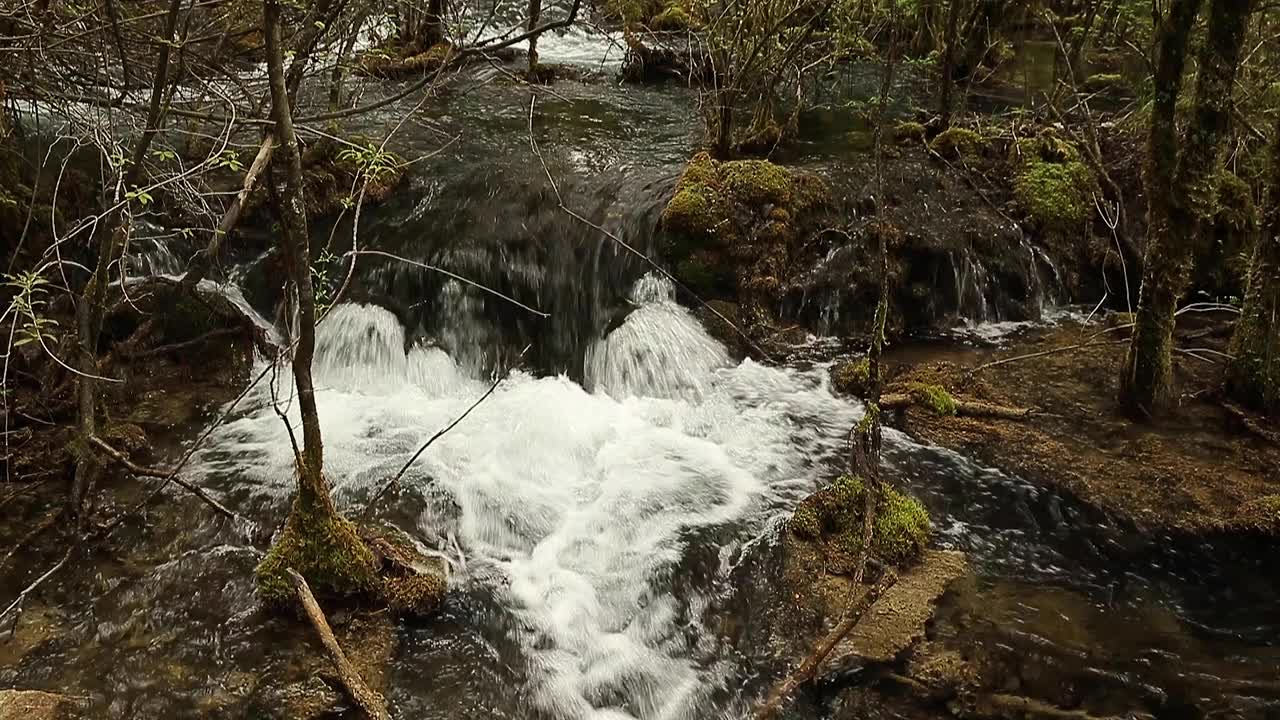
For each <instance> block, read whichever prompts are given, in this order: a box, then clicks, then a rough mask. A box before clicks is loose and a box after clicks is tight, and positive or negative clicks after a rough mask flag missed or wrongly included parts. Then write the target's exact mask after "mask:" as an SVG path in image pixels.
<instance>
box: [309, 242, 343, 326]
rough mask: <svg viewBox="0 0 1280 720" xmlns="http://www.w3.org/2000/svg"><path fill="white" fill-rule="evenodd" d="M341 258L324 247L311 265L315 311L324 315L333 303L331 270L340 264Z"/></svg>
mask: <svg viewBox="0 0 1280 720" xmlns="http://www.w3.org/2000/svg"><path fill="white" fill-rule="evenodd" d="M341 260H342V259H341V258H340V257H338V256H337V255H334V254H333V253H331V252H329V250H328V249H327V248H326V249H325V250H324V251H323V252H321V253H320V257H318V258H316V261H315V263H313V264H312V265H311V284H312V285H313V286H314V287H315V295H316V312H318V313H320V314H321V315H324V314H325V313H326V312H328V311H329V307H330V306H331V305H332V304H333V300H334V298H333V297H332V295H333V290H334V288H333V287H332V286H333V280H334V277H333V276H332V273H331V271H332V270H333V269H334V268H337V267H339V266H340V264H341Z"/></svg>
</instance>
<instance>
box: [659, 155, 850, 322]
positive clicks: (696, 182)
mask: <svg viewBox="0 0 1280 720" xmlns="http://www.w3.org/2000/svg"><path fill="white" fill-rule="evenodd" d="M830 202H831V190H830V187H829V186H828V185H827V184H826V182H824V181H823V180H822V179H821V178H819V177H817V176H815V175H811V174H808V173H804V172H800V171H796V170H792V169H789V168H785V167H782V166H780V165H776V164H774V163H772V162H769V161H766V160H736V161H729V162H720V161H717V160H715V159H713V158H712V157H711V156H710V155H708V154H707V153H699V154H698V155H696V156H694V157H693V159H691V160H690V161H689V164H688V166H686V168H685V170H684V173H683V174H682V175H681V177H680V181H679V182H678V184H677V185H676V189H675V192H674V193H673V195H672V198H671V200H670V202H669V203H668V204H667V206H666V208H665V209H664V210H663V213H662V218H661V229H662V239H661V248H660V249H661V251H662V254H663V256H664V258H665V259H666V260H667V262H668V263H669V264H670V266H671V267H674V268H675V275H676V277H677V278H678V279H679V280H680V281H681V282H682V283H683V284H684V285H686V286H687V287H689V289H690V290H692V291H693V292H694V293H695V294H697V295H698V296H699V297H701V298H703V299H704V300H710V299H720V300H731V301H735V302H737V303H738V304H739V306H740V308H739V309H740V312H739V316H738V317H739V319H740V320H741V322H739V327H743V328H744V329H745V330H747V331H748V333H749V334H752V335H753V337H761V336H763V335H765V334H768V333H769V332H771V331H772V327H771V324H772V323H771V322H770V318H769V315H770V313H769V312H767V311H765V310H764V309H765V308H766V307H772V306H774V305H776V301H777V300H778V299H779V298H780V297H781V292H782V290H783V288H784V287H785V285H786V281H787V280H788V279H789V278H790V277H791V275H792V274H794V272H795V270H794V268H793V258H794V256H795V251H796V247H797V244H798V243H799V241H800V238H802V237H804V236H805V235H807V234H809V232H810V231H811V230H812V229H813V228H814V227H815V225H817V224H820V223H821V222H822V217H823V215H824V211H825V209H826V208H827V207H828V206H829V205H830Z"/></svg>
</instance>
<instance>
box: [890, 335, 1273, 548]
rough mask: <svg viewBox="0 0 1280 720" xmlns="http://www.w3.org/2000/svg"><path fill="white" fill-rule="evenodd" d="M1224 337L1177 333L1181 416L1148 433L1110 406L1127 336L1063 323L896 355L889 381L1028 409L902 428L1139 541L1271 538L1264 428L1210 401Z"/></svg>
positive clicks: (908, 416) (915, 414)
mask: <svg viewBox="0 0 1280 720" xmlns="http://www.w3.org/2000/svg"><path fill="white" fill-rule="evenodd" d="M1196 335H1199V338H1198V339H1196V340H1195V341H1194V343H1193V342H1190V341H1189V338H1190V337H1194V336H1196ZM1222 335H1223V334H1222V333H1220V332H1218V331H1217V329H1215V327H1214V326H1212V325H1204V324H1202V325H1201V326H1200V327H1198V328H1193V329H1189V330H1186V331H1185V332H1184V333H1183V337H1184V338H1187V339H1188V341H1187V342H1184V343H1183V346H1184V347H1191V346H1192V345H1195V346H1197V347H1201V348H1205V349H1204V350H1203V351H1200V352H1198V353H1197V354H1191V353H1190V352H1183V353H1179V354H1177V355H1176V356H1175V358H1174V372H1175V377H1176V379H1177V383H1178V387H1179V402H1178V406H1177V407H1176V408H1175V409H1174V410H1173V411H1172V412H1170V413H1169V414H1167V415H1165V416H1162V417H1160V418H1159V419H1156V420H1153V421H1151V422H1146V423H1135V422H1132V421H1130V420H1128V419H1126V418H1124V417H1122V416H1121V415H1120V414H1119V412H1118V411H1117V409H1116V405H1115V401H1114V393H1115V383H1116V378H1117V377H1118V374H1119V372H1120V364H1121V362H1122V360H1123V357H1124V353H1125V350H1126V349H1127V346H1128V342H1127V330H1126V329H1124V328H1120V327H1114V328H1111V329H1110V330H1108V329H1107V328H1105V327H1103V326H1102V325H1101V324H1100V323H1098V322H1094V323H1091V324H1089V325H1082V324H1080V323H1078V322H1075V321H1068V322H1064V323H1063V324H1061V325H1056V326H1053V327H1049V328H1042V329H1030V330H1027V331H1024V332H1022V333H1018V334H1016V335H1014V336H1013V337H1009V338H1006V339H1004V340H1003V341H1002V343H1001V345H1000V346H999V347H997V348H973V347H964V346H939V345H936V344H931V345H929V346H927V347H918V346H917V347H906V348H903V349H902V350H901V351H899V352H898V353H896V354H895V360H896V361H897V363H898V366H897V369H896V375H895V380H896V381H903V382H907V381H915V382H926V383H934V384H939V385H942V386H943V387H945V388H946V389H947V390H948V391H950V392H951V393H953V394H954V395H956V396H957V397H964V398H972V399H976V400H981V401H985V402H988V403H994V404H997V405H1003V406H1013V407H1018V408H1028V409H1030V410H1031V411H1032V412H1031V413H1030V414H1029V415H1028V416H1027V417H1025V418H1021V419H1001V418H993V417H972V416H941V415H938V414H936V413H934V412H932V411H930V410H928V409H925V408H923V407H919V406H913V407H910V408H907V409H906V410H905V411H903V412H902V413H901V415H900V421H899V426H900V427H901V428H902V429H903V430H905V431H906V432H908V433H910V434H911V435H912V436H913V437H916V438H919V439H920V440H922V441H925V442H929V443H933V444H937V445H940V446H943V447H947V448H951V449H953V450H956V451H957V452H961V453H964V454H965V455H968V456H970V457H973V458H975V459H977V460H979V461H981V462H984V463H988V464H990V465H992V466H994V467H996V468H999V469H1001V470H1003V471H1005V472H1008V473H1011V474H1016V475H1019V476H1021V477H1024V478H1027V479H1028V480H1032V481H1035V482H1037V483H1040V484H1043V485H1046V486H1049V487H1057V488H1062V489H1063V490H1066V491H1068V492H1070V493H1071V494H1073V495H1075V496H1077V497H1078V498H1079V499H1080V500H1081V501H1083V502H1085V503H1087V504H1089V505H1091V506H1093V507H1095V508H1097V509H1098V510H1099V511H1101V512H1103V513H1105V514H1107V515H1110V516H1113V517H1115V518H1117V519H1120V520H1122V521H1124V522H1127V523H1130V524H1132V525H1133V526H1134V527H1136V528H1138V529H1139V530H1140V531H1141V532H1143V533H1144V534H1150V535H1163V534H1170V535H1175V536H1186V537H1188V538H1191V539H1194V538H1203V537H1209V536H1246V537H1247V536H1265V537H1270V538H1275V537H1277V536H1278V535H1280V446H1277V444H1276V443H1275V442H1274V441H1273V440H1272V439H1270V438H1268V437H1265V436H1264V435H1263V434H1261V433H1265V432H1267V430H1266V428H1267V422H1266V421H1265V419H1262V418H1257V417H1252V416H1250V415H1248V414H1243V415H1242V414H1241V411H1240V410H1239V409H1238V408H1235V407H1234V406H1233V405H1231V404H1230V403H1229V402H1225V401H1224V400H1223V399H1222V398H1221V397H1220V395H1219V393H1218V388H1219V387H1220V385H1221V372H1222V367H1223V365H1222V364H1221V361H1222V357H1221V356H1220V355H1218V354H1217V353H1220V352H1221V351H1222V350H1223V348H1222V347H1221V346H1222V345H1223V344H1224V338H1223V337H1222ZM1060 348H1071V349H1066V350H1058V349H1060ZM1013 358H1021V359H1013ZM984 366H985V367H984ZM975 369H976V370H977V371H976V372H974V370H975ZM1250 426H1252V428H1253V429H1251V427H1250ZM1273 432H1274V431H1273Z"/></svg>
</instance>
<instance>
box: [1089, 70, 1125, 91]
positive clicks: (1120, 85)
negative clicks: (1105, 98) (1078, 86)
mask: <svg viewBox="0 0 1280 720" xmlns="http://www.w3.org/2000/svg"><path fill="white" fill-rule="evenodd" d="M1084 89H1085V90H1086V91H1088V92H1091V93H1101V94H1104V95H1128V94H1129V93H1130V92H1131V88H1130V87H1129V82H1128V81H1127V80H1125V79H1124V76H1123V75H1121V74H1119V73H1096V74H1093V75H1090V76H1089V78H1088V79H1087V80H1085V81H1084Z"/></svg>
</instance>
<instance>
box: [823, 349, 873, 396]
mask: <svg viewBox="0 0 1280 720" xmlns="http://www.w3.org/2000/svg"><path fill="white" fill-rule="evenodd" d="M870 383H871V364H870V363H869V362H867V359H866V358H860V359H858V360H846V361H845V362H842V363H838V364H837V365H836V366H835V367H833V368H831V387H832V388H834V389H835V391H836V392H839V393H844V394H846V395H853V396H855V397H866V395H867V391H868V390H870Z"/></svg>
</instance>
